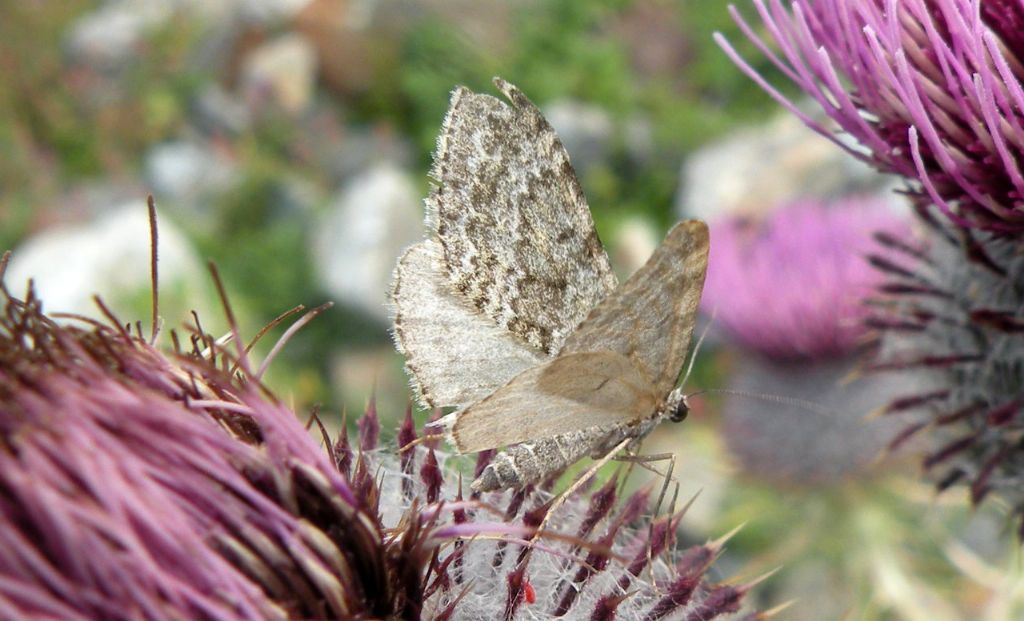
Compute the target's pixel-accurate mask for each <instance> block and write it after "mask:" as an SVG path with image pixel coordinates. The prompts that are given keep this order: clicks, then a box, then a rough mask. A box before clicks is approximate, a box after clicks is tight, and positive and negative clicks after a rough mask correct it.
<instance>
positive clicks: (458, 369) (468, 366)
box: [391, 241, 546, 407]
mask: <svg viewBox="0 0 1024 621" xmlns="http://www.w3.org/2000/svg"><path fill="white" fill-rule="evenodd" d="M439 253H440V249H439V248H438V245H437V242H436V241H423V242H420V243H418V244H416V245H415V246H412V247H411V248H409V249H408V250H406V252H405V254H404V255H402V258H401V259H399V261H398V266H397V267H396V268H395V277H394V281H393V283H392V289H391V302H392V312H393V314H394V337H395V345H396V347H397V348H398V351H399V352H401V353H403V354H405V360H406V363H405V365H406V369H407V370H408V371H409V375H410V377H411V378H412V383H413V388H414V390H415V392H416V395H417V397H418V398H419V401H420V403H421V404H423V405H425V406H427V407H441V406H446V405H460V406H461V405H465V404H467V403H473V402H475V401H478V400H480V399H482V398H484V397H486V396H487V395H489V394H491V393H492V392H494V390H495V389H496V388H498V387H500V386H503V385H504V384H506V383H508V381H509V380H511V379H512V378H513V377H515V376H516V375H518V374H519V373H520V372H522V371H523V370H524V369H527V368H529V367H531V366H534V365H536V364H538V363H539V362H541V361H542V360H544V359H546V356H543V355H542V354H541V353H540V351H539V350H537V349H535V348H532V347H529V346H527V345H525V344H524V343H522V342H520V341H519V340H518V339H516V338H515V337H514V336H513V335H512V334H510V333H509V332H508V331H507V330H504V329H502V328H499V327H497V326H496V325H494V322H493V321H491V320H489V319H488V318H487V317H485V316H483V315H481V314H480V313H479V312H477V310H476V309H474V308H473V307H471V306H470V305H469V304H468V303H467V302H466V301H465V300H463V299H461V298H460V297H459V296H457V295H455V294H454V293H453V292H452V291H451V288H450V287H449V286H448V284H447V282H445V280H444V279H443V278H442V277H441V275H440V274H439V273H438V269H437V262H438V261H439V260H440V259H439V257H438V256H437V255H438V254H439Z"/></svg>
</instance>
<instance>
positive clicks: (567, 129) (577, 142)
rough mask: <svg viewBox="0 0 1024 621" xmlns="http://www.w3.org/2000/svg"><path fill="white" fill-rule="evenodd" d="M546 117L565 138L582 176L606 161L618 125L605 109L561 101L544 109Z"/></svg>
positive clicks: (576, 167) (567, 100) (575, 165)
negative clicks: (592, 167) (589, 169)
mask: <svg viewBox="0 0 1024 621" xmlns="http://www.w3.org/2000/svg"><path fill="white" fill-rule="evenodd" d="M544 116H545V118H547V120H548V122H549V123H551V127H553V128H555V132H556V133H557V134H558V137H559V138H561V139H562V144H563V145H565V150H566V151H568V152H569V159H570V160H572V165H573V168H575V169H576V171H577V172H578V173H579V174H581V175H582V174H584V173H585V172H586V170H587V169H588V168H590V167H591V166H594V165H596V164H600V163H602V162H604V161H605V159H606V158H607V156H608V151H609V148H610V145H611V140H612V138H613V135H614V132H615V124H614V123H613V122H612V118H611V116H610V115H609V114H608V112H607V111H606V110H605V109H604V108H601V107H600V106H595V105H592V104H586V103H581V102H579V101H575V100H572V99H561V100H558V101H554V102H551V103H550V104H548V105H546V106H544Z"/></svg>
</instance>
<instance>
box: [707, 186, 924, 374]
mask: <svg viewBox="0 0 1024 621" xmlns="http://www.w3.org/2000/svg"><path fill="white" fill-rule="evenodd" d="M875 231H883V232H886V233H888V234H889V235H893V236H897V237H905V236H906V235H907V234H908V233H909V231H908V230H907V226H906V224H905V223H903V222H902V221H901V220H900V219H899V218H897V217H896V216H894V215H893V214H892V212H891V211H890V210H889V209H888V208H887V206H886V205H885V204H884V203H882V202H878V201H872V200H870V199H864V198H851V199H846V200H842V201H839V202H837V203H836V204H834V205H828V206H826V205H823V204H821V203H819V202H818V201H815V200H811V199H803V200H798V201H795V202H793V203H791V204H789V205H786V206H783V207H780V208H779V209H777V210H775V211H774V212H772V214H771V215H769V216H768V218H767V220H766V221H764V222H754V221H752V220H749V219H746V218H742V217H730V218H727V219H724V220H721V221H719V222H715V223H712V226H711V235H712V239H713V240H714V243H712V244H711V254H710V257H709V258H708V276H707V281H706V282H705V285H704V297H703V300H702V302H701V304H702V308H703V310H704V312H705V313H709V314H710V313H715V317H716V321H717V322H718V323H720V324H721V325H722V326H723V327H724V328H725V329H726V331H728V332H729V333H730V335H732V336H733V337H734V338H735V339H737V340H738V341H739V342H741V343H742V344H743V345H745V346H746V347H748V348H750V349H753V350H754V351H757V352H759V353H760V354H762V355H764V356H767V357H769V358H773V359H776V360H809V359H816V358H822V357H829V356H837V355H844V354H848V353H850V352H852V351H853V350H854V348H855V347H856V346H857V345H858V344H859V343H860V342H861V341H862V340H863V338H864V335H865V332H866V330H865V327H864V325H863V319H864V317H865V316H866V315H867V313H868V311H867V309H866V308H865V307H864V304H863V301H864V299H865V298H866V297H868V296H869V295H870V294H872V293H873V292H874V290H875V288H876V287H877V286H878V285H879V284H880V283H881V282H882V281H883V280H884V277H883V275H882V274H881V273H879V272H878V271H877V270H875V269H873V268H872V267H871V265H870V264H869V263H868V261H867V255H868V253H869V252H870V251H872V250H874V249H875V248H876V245H875V242H874V241H873V240H872V238H871V235H872V233H873V232H875Z"/></svg>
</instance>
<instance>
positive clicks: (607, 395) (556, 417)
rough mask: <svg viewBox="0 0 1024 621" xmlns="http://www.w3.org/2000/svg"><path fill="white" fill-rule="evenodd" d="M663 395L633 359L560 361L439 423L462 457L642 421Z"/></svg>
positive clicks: (606, 356) (588, 355) (602, 354)
mask: <svg viewBox="0 0 1024 621" xmlns="http://www.w3.org/2000/svg"><path fill="white" fill-rule="evenodd" d="M657 404H658V396H657V395H656V394H655V392H654V387H653V386H651V383H650V381H649V380H648V379H647V378H646V377H645V376H644V375H643V374H642V373H641V372H640V371H639V370H638V369H637V368H636V366H635V365H634V364H633V362H632V361H630V360H629V358H626V357H625V356H623V355H621V354H617V353H614V352H610V351H598V352H583V353H578V354H568V355H565V356H558V357H557V358H555V359H554V360H550V361H548V362H545V363H543V364H539V365H537V366H534V367H531V368H529V369H527V370H525V371H523V372H522V373H520V374H519V375H517V376H516V377H515V378H514V379H513V380H512V381H511V382H509V383H508V384H506V385H505V386H502V387H501V388H499V389H498V390H496V391H494V394H492V395H491V396H489V397H487V398H486V399H484V400H483V401H480V402H479V403H475V404H473V405H471V406H470V407H468V408H466V409H465V410H463V411H461V412H456V413H454V414H449V415H448V416H446V417H444V418H442V419H441V420H440V421H438V423H439V424H440V425H441V426H442V427H444V429H445V431H446V433H447V435H448V437H449V439H450V440H451V444H452V445H453V446H454V447H455V448H456V450H458V451H459V452H460V453H471V452H474V451H482V450H485V449H490V448H497V447H501V446H506V445H509V444H517V443H519V442H525V441H527V440H537V439H540V438H548V437H551V436H555V435H558V434H561V433H566V432H569V431H578V430H579V429H583V428H585V427H601V426H604V425H612V424H617V423H623V422H629V421H635V420H640V418H641V417H643V416H649V415H650V414H652V413H653V412H654V411H655V408H656V407H657Z"/></svg>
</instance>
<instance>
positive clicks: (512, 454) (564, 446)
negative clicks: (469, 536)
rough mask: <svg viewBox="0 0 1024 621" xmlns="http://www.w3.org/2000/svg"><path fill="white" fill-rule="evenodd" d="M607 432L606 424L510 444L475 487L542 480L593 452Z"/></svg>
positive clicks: (488, 488) (487, 488) (489, 488)
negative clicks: (513, 444)
mask: <svg viewBox="0 0 1024 621" xmlns="http://www.w3.org/2000/svg"><path fill="white" fill-rule="evenodd" d="M608 434H609V430H608V429H607V428H606V427H592V428H590V429H583V430H581V431H572V432H569V433H564V434H561V435H558V436H554V437H552V438H545V439H543V440H534V441H532V442H524V443H522V444H517V445H515V446H512V447H509V448H508V449H506V450H505V451H503V452H501V453H498V454H497V455H496V456H495V457H494V459H493V460H491V463H490V464H489V465H488V466H487V467H486V468H484V471H483V472H482V473H481V474H480V477H479V478H477V480H476V481H473V489H474V490H475V491H478V492H489V491H493V490H498V489H505V488H509V487H522V486H524V485H528V484H530V483H536V482H538V481H541V480H543V479H544V478H546V477H547V476H548V475H550V474H553V473H555V472H558V471H560V470H562V469H564V468H565V467H567V466H569V465H570V464H572V463H575V462H576V461H577V460H579V459H580V458H582V457H583V456H585V455H587V454H589V453H591V451H592V449H593V448H594V447H596V446H598V445H599V444H602V443H603V441H604V439H605V438H606V437H607V436H608Z"/></svg>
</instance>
